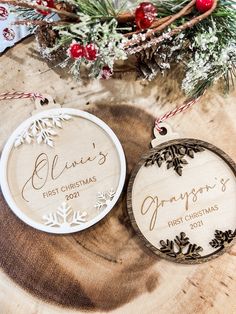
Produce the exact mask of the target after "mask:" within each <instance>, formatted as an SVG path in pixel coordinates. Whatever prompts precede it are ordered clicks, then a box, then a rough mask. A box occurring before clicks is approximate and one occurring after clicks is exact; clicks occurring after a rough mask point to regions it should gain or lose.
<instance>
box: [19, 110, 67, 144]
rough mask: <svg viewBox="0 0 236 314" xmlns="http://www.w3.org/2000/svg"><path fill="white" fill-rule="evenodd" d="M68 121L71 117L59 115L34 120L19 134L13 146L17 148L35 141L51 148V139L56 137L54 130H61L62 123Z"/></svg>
mask: <svg viewBox="0 0 236 314" xmlns="http://www.w3.org/2000/svg"><path fill="white" fill-rule="evenodd" d="M70 119H71V116H69V115H68V114H64V113H61V114H57V115H51V116H49V117H47V118H40V119H37V120H34V121H33V122H32V124H31V125H30V126H29V127H28V128H26V129H25V130H23V131H22V132H21V134H19V135H18V136H17V138H16V140H15V143H14V146H15V147H18V146H20V145H22V144H24V143H28V144H31V143H32V142H34V141H35V142H36V143H38V144H40V143H45V144H47V145H48V146H50V147H53V146H54V142H53V137H54V136H56V135H57V132H56V131H55V129H56V128H59V129H62V122H63V121H68V120H70Z"/></svg>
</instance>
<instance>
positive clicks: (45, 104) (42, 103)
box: [40, 98, 49, 106]
mask: <svg viewBox="0 0 236 314" xmlns="http://www.w3.org/2000/svg"><path fill="white" fill-rule="evenodd" d="M48 104H49V100H48V99H47V98H44V99H41V100H40V105H41V106H47V105H48Z"/></svg>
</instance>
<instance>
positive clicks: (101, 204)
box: [94, 188, 116, 210]
mask: <svg viewBox="0 0 236 314" xmlns="http://www.w3.org/2000/svg"><path fill="white" fill-rule="evenodd" d="M115 194H116V192H115V191H114V190H113V189H112V188H111V189H110V191H107V192H99V193H98V196H97V202H96V204H95V206H94V207H96V208H97V209H98V210H104V209H105V208H107V206H108V205H109V203H110V202H111V201H112V200H113V198H114V196H115Z"/></svg>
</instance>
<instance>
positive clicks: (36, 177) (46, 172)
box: [21, 143, 108, 202]
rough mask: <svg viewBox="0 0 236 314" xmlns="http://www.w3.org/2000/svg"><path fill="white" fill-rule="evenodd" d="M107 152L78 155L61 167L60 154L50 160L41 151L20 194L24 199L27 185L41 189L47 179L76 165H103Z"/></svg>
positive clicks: (59, 174) (52, 178)
mask: <svg viewBox="0 0 236 314" xmlns="http://www.w3.org/2000/svg"><path fill="white" fill-rule="evenodd" d="M92 145H93V149H94V150H95V149H96V145H95V143H93V144H92ZM107 157H108V153H104V152H101V151H100V152H97V153H95V152H94V153H93V154H91V156H86V157H80V158H79V159H77V160H73V161H65V163H64V165H63V166H62V167H59V166H58V161H59V158H60V156H59V155H57V154H56V155H54V157H53V158H52V161H50V159H49V156H48V155H47V154H46V153H41V154H39V155H38V156H37V158H36V160H35V162H34V168H33V171H32V174H31V175H30V177H29V178H28V179H27V180H26V182H25V183H24V185H23V187H22V189H21V196H22V198H23V199H24V200H25V201H26V202H29V201H28V200H27V199H26V196H25V192H26V189H27V188H28V186H30V187H32V188H33V189H34V190H41V189H42V188H43V187H44V186H45V184H46V183H47V182H48V180H54V181H55V180H57V179H58V178H60V177H61V176H62V175H63V174H64V173H66V172H68V171H69V170H72V169H74V168H77V167H78V166H83V165H86V164H89V163H92V162H94V163H96V164H97V165H98V166H101V165H103V164H104V163H105V162H106V161H107Z"/></svg>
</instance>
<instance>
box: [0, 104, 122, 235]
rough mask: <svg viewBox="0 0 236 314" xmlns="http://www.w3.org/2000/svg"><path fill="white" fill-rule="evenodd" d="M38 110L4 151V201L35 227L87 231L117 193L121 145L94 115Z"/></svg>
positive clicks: (2, 176) (2, 178) (58, 231)
mask: <svg viewBox="0 0 236 314" xmlns="http://www.w3.org/2000/svg"><path fill="white" fill-rule="evenodd" d="M52 106H54V107H55V106H56V105H52ZM47 107H48V106H47ZM36 108H37V110H36V111H35V112H34V114H35V113H36V114H35V115H33V116H32V117H31V118H29V119H28V120H26V121H25V122H23V123H22V124H21V125H20V126H19V127H18V128H17V129H16V130H15V131H14V132H13V134H12V135H11V136H10V138H9V139H8V141H7V143H6V145H5V147H4V150H3V153H2V157H1V168H0V174H1V178H0V179H1V188H2V192H3V194H4V197H5V199H6V201H7V203H8V205H9V206H10V208H11V209H12V210H13V212H14V213H15V214H16V215H17V216H18V217H19V218H20V219H21V220H23V221H24V222H25V223H27V224H28V225H30V226H32V227H34V228H36V229H39V230H42V231H45V232H50V233H58V234H61V233H62V234H65V233H72V232H77V231H80V230H83V229H86V228H88V227H90V226H92V225H94V224H95V223H97V222H98V221H100V220H101V219H102V218H103V217H104V216H105V215H107V214H108V213H109V211H110V210H111V209H112V208H113V206H114V205H115V203H116V202H117V200H118V198H119V196H120V194H121V191H122V188H123V185H124V181H125V175H126V162H125V156H124V152H123V149H122V146H121V144H120V142H119V140H118V138H117V137H116V135H115V134H114V132H113V131H112V130H111V129H110V128H109V127H108V126H107V125H106V124H105V123H104V122H103V121H102V120H100V119H99V118H97V117H95V116H94V115H92V114H89V113H87V112H84V111H80V110H77V109H70V108H63V109H62V108H54V109H50V110H46V111H42V109H41V111H40V104H36ZM39 111H40V112H39Z"/></svg>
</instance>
